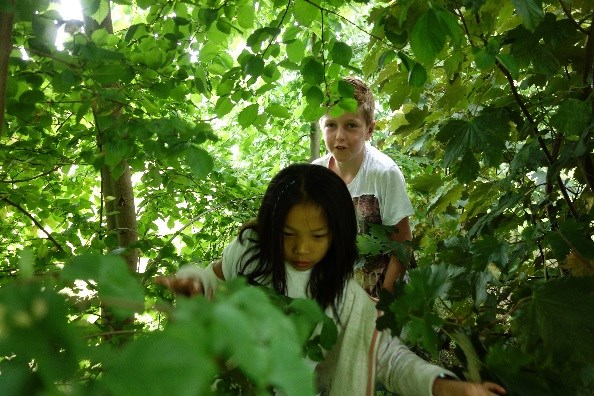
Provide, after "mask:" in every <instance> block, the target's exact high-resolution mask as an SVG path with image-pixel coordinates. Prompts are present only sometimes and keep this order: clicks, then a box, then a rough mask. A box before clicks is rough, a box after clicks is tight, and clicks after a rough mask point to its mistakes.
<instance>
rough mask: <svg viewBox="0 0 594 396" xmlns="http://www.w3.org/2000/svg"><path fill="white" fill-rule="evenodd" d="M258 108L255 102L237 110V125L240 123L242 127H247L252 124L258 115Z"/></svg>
mask: <svg viewBox="0 0 594 396" xmlns="http://www.w3.org/2000/svg"><path fill="white" fill-rule="evenodd" d="M258 110H259V106H258V105H257V104H255V103H254V104H251V105H249V106H247V107H245V108H244V109H243V110H241V112H239V115H238V116H237V122H238V123H239V125H241V126H242V127H244V128H247V127H249V126H250V125H252V124H253V123H254V121H256V118H257V117H258Z"/></svg>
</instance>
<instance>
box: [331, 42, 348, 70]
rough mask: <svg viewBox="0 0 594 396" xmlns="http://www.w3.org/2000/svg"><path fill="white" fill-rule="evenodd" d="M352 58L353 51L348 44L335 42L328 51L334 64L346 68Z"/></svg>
mask: <svg viewBox="0 0 594 396" xmlns="http://www.w3.org/2000/svg"><path fill="white" fill-rule="evenodd" d="M352 57H353V49H352V48H351V47H350V46H349V45H348V44H346V43H343V42H341V41H337V42H336V43H334V45H333V46H332V50H331V51H330V59H332V61H333V62H334V63H337V64H339V65H342V66H348V65H349V62H350V61H351V58H352Z"/></svg>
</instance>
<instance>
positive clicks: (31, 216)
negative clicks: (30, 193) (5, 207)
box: [0, 197, 65, 252]
mask: <svg viewBox="0 0 594 396" xmlns="http://www.w3.org/2000/svg"><path fill="white" fill-rule="evenodd" d="M0 199H1V200H2V201H4V202H6V203H7V204H9V205H10V206H13V207H15V208H17V209H18V210H19V212H21V213H23V214H24V215H25V216H27V217H28V218H29V219H31V221H33V223H34V224H35V225H36V226H37V227H38V228H39V229H40V230H41V231H43V233H44V234H45V235H46V236H47V238H48V239H49V240H50V241H52V243H53V244H54V245H55V246H56V247H57V248H58V250H59V251H61V252H65V250H64V248H62V246H61V245H60V244H59V243H58V241H56V240H55V239H54V237H53V236H52V234H51V233H50V232H49V231H46V230H45V228H43V225H42V224H41V223H40V222H39V221H37V219H35V217H33V215H32V214H31V213H29V212H27V210H26V209H25V208H23V207H22V206H21V205H19V204H17V203H16V202H13V201H11V200H10V199H8V198H6V197H2V198H0Z"/></svg>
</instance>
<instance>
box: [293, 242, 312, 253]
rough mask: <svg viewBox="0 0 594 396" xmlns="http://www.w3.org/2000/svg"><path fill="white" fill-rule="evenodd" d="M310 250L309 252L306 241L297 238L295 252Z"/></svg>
mask: <svg viewBox="0 0 594 396" xmlns="http://www.w3.org/2000/svg"><path fill="white" fill-rule="evenodd" d="M308 252H309V248H308V247H307V243H306V241H305V240H303V239H299V240H297V241H296V243H295V253H298V254H304V253H308Z"/></svg>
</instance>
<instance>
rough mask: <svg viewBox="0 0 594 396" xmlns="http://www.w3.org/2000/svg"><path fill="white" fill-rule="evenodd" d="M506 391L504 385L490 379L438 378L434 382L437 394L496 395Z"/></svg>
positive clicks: (503, 393) (436, 395) (444, 395)
mask: <svg viewBox="0 0 594 396" xmlns="http://www.w3.org/2000/svg"><path fill="white" fill-rule="evenodd" d="M506 393H507V391H506V390H505V388H504V387H502V386H501V385H498V384H496V383H494V382H489V381H485V382H483V383H478V382H467V381H457V380H450V379H443V378H438V379H436V380H435V382H433V394H434V395H435V396H454V395H458V396H496V395H505V394H506Z"/></svg>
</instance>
